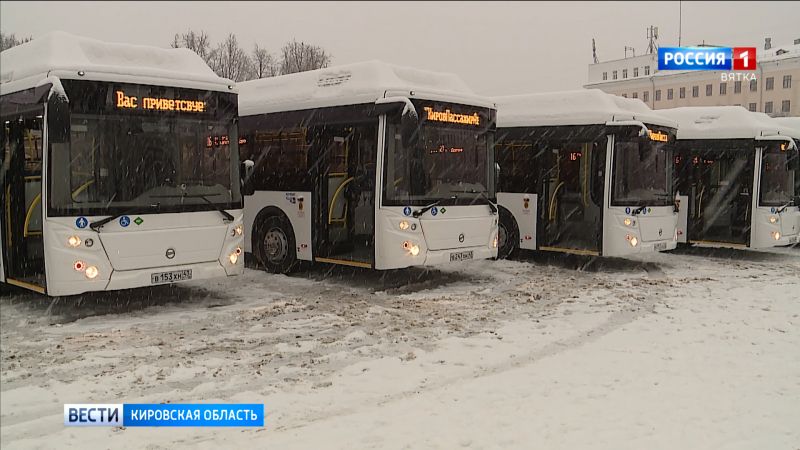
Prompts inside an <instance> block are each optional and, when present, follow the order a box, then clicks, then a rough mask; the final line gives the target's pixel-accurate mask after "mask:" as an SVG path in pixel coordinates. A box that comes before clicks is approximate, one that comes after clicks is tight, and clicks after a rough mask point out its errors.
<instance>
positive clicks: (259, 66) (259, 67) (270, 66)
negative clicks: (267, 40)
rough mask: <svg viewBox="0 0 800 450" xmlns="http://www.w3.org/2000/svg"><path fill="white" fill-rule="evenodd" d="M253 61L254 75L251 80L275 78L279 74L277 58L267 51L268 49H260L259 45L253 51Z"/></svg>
mask: <svg viewBox="0 0 800 450" xmlns="http://www.w3.org/2000/svg"><path fill="white" fill-rule="evenodd" d="M251 61H252V65H253V67H252V69H253V70H252V72H253V73H251V74H250V77H249V78H250V79H255V78H267V77H274V76H275V75H277V74H278V73H277V72H278V67H277V64H276V61H275V58H273V57H272V54H271V53H270V52H269V51H267V49H266V48H264V47H259V46H258V44H256V46H255V48H254V49H253V56H252V57H251Z"/></svg>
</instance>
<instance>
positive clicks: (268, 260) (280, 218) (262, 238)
mask: <svg viewBox="0 0 800 450" xmlns="http://www.w3.org/2000/svg"><path fill="white" fill-rule="evenodd" d="M253 247H254V248H255V250H256V251H255V256H256V258H257V259H258V262H259V263H261V265H263V266H264V268H265V269H266V270H267V271H268V272H272V273H283V274H286V273H290V272H292V271H293V270H295V269H297V267H298V261H297V250H296V248H295V240H294V229H293V228H292V224H291V223H289V220H288V219H287V218H286V216H284V215H283V214H280V215H269V216H266V217H265V218H264V219H263V220H261V221H260V222H259V224H258V227H257V228H256V230H255V233H254V239H253Z"/></svg>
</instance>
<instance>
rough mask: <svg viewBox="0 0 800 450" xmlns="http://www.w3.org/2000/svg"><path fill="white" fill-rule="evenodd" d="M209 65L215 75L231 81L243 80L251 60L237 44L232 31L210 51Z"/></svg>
mask: <svg viewBox="0 0 800 450" xmlns="http://www.w3.org/2000/svg"><path fill="white" fill-rule="evenodd" d="M209 66H211V69H213V70H214V72H216V73H217V75H219V76H221V77H223V78H228V79H231V80H233V81H245V80H247V79H248V78H249V75H250V73H251V71H252V62H251V61H250V57H248V56H247V53H246V52H245V51H244V49H242V47H240V46H239V41H238V40H237V39H236V35H235V34H233V33H230V34H228V37H226V38H225V40H224V41H222V42H220V43H219V44H217V46H216V47H215V48H214V50H212V51H211V56H210V58H209Z"/></svg>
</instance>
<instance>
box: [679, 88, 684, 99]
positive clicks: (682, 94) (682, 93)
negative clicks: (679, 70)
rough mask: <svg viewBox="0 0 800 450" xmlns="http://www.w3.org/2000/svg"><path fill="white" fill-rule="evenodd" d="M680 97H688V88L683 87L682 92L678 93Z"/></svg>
mask: <svg viewBox="0 0 800 450" xmlns="http://www.w3.org/2000/svg"><path fill="white" fill-rule="evenodd" d="M678 96H679V97H680V98H686V88H685V87H682V88H681V91H680V94H679V95H678Z"/></svg>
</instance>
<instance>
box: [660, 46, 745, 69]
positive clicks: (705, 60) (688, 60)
mask: <svg viewBox="0 0 800 450" xmlns="http://www.w3.org/2000/svg"><path fill="white" fill-rule="evenodd" d="M755 69H756V48H755V47H661V48H659V49H658V70H755Z"/></svg>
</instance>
